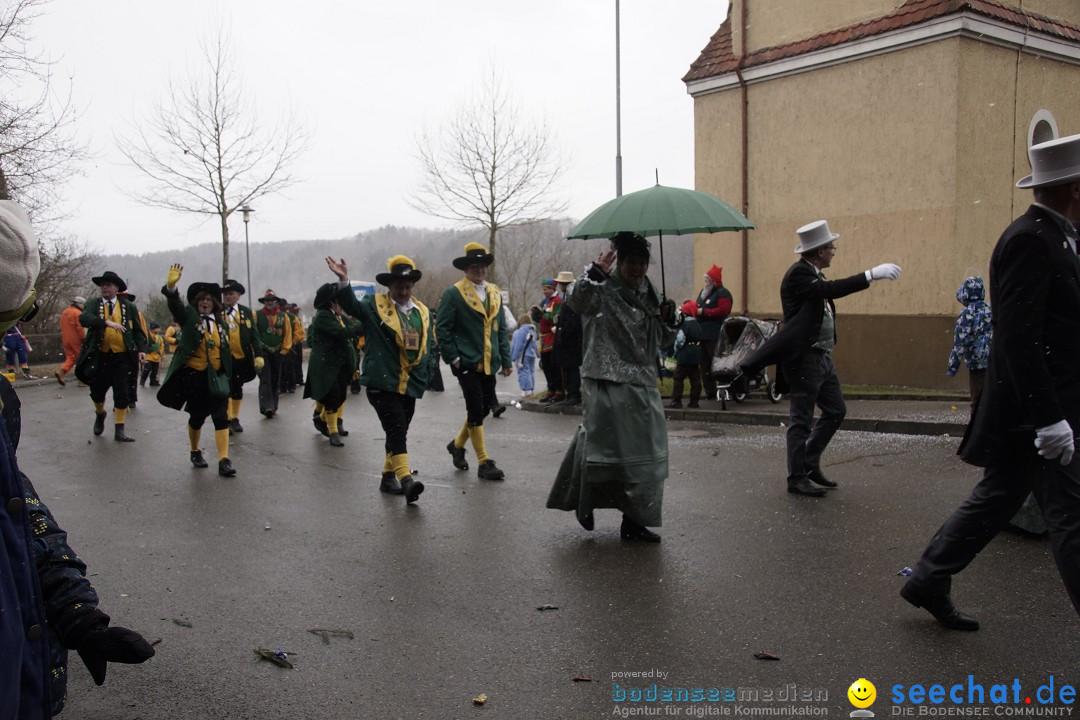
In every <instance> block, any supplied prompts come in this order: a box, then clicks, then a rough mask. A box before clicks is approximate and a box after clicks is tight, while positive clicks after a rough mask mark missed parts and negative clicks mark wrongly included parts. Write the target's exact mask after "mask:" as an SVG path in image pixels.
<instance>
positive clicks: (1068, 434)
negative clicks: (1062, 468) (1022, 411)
mask: <svg viewBox="0 0 1080 720" xmlns="http://www.w3.org/2000/svg"><path fill="white" fill-rule="evenodd" d="M1035 434H1036V436H1037V437H1036V438H1035V447H1037V448H1039V454H1040V455H1042V456H1043V457H1044V458H1046V459H1047V460H1053V459H1054V458H1056V457H1058V456H1061V460H1060V461H1059V462H1060V463H1061V464H1062V465H1068V464H1069V463H1070V462H1072V457H1073V451H1074V449H1075V447H1074V445H1073V431H1072V428H1071V427H1069V423H1068V421H1066V420H1058V421H1057V422H1056V423H1054V424H1053V425H1047V426H1046V427H1043V428H1039V429H1038V430H1036V431H1035Z"/></svg>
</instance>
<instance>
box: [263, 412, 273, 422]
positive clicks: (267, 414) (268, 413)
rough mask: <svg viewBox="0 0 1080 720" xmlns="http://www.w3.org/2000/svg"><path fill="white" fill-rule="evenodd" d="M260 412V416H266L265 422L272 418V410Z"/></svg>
mask: <svg viewBox="0 0 1080 720" xmlns="http://www.w3.org/2000/svg"><path fill="white" fill-rule="evenodd" d="M261 412H262V414H263V415H265V416H266V419H267V420H269V419H270V418H272V417H274V411H273V410H263V411H261Z"/></svg>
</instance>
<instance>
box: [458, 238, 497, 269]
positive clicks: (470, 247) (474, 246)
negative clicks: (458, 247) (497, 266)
mask: <svg viewBox="0 0 1080 720" xmlns="http://www.w3.org/2000/svg"><path fill="white" fill-rule="evenodd" d="M493 262H495V256H494V255H492V254H491V253H489V252H488V251H487V248H486V247H484V246H483V245H481V244H480V243H476V242H471V243H468V244H467V245H465V254H464V255H462V256H461V257H459V258H454V267H456V268H457V269H458V270H464V269H466V268H467V267H469V266H470V265H474V264H476V263H480V264H481V265H490V264H491V263H493Z"/></svg>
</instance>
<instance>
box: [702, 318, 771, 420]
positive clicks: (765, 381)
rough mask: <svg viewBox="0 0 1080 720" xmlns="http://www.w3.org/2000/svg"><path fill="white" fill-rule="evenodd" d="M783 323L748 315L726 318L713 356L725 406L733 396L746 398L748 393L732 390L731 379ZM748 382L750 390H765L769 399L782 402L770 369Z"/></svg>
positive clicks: (737, 399) (719, 396) (719, 394)
mask: <svg viewBox="0 0 1080 720" xmlns="http://www.w3.org/2000/svg"><path fill="white" fill-rule="evenodd" d="M779 326H780V323H778V322H776V321H774V320H754V319H752V318H748V317H729V318H728V319H727V320H725V321H724V324H723V325H722V326H721V327H720V338H719V339H718V340H717V341H716V353H715V355H713V359H712V373H713V377H715V378H716V399H717V400H719V401H720V407H721V408H722V409H724V410H727V401H728V399H729V398H731V399H733V400H734V401H735V402H737V403H741V402H743V401H744V400H746V393H737V392H732V390H731V382H732V380H734V379H735V377H736V376H737V375H738V374H739V372H740V370H739V366H740V365H742V364H743V363H744V362H746V360H747V359H748V358H749V357H750V356H751V355H753V354H754V352H756V351H757V349H758V348H760V347H761V346H762V345H763V344H764V343H765V341H766V340H768V339H769V338H770V337H772V336H773V335H774V334H776V330H777V328H778V327H779ZM747 383H748V389H747V393H749V392H753V391H754V390H758V389H764V390H765V394H766V395H768V396H769V400H771V401H772V402H774V403H778V402H780V398H781V394H780V393H778V392H777V391H776V380H775V379H770V378H769V372H768V370H762V371H761V372H760V373H758V374H757V375H756V376H754V377H749V378H747Z"/></svg>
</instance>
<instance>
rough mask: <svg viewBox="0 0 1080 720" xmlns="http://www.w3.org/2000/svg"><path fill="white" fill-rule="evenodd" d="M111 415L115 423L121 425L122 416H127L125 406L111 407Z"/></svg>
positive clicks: (122, 421) (122, 422)
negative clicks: (121, 407)
mask: <svg viewBox="0 0 1080 720" xmlns="http://www.w3.org/2000/svg"><path fill="white" fill-rule="evenodd" d="M113 417H114V418H116V424H117V425H123V424H124V418H126V417H127V408H124V409H122V410H121V409H120V408H113Z"/></svg>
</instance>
